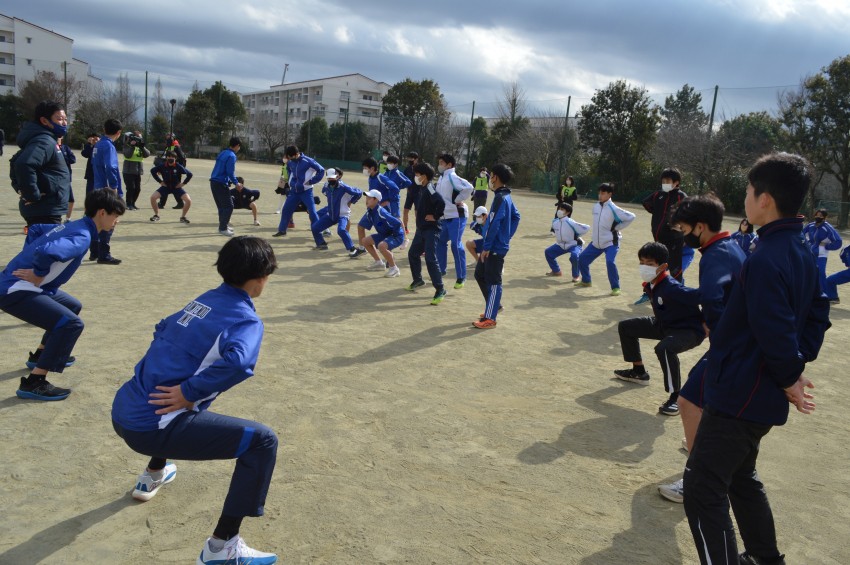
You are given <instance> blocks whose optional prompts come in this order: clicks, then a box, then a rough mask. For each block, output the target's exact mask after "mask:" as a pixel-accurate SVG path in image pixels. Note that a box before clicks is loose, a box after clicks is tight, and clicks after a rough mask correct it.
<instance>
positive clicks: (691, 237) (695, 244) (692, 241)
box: [684, 231, 702, 249]
mask: <svg viewBox="0 0 850 565" xmlns="http://www.w3.org/2000/svg"><path fill="white" fill-rule="evenodd" d="M684 239H685V245H687V246H688V247H690V248H691V249H699V248H700V247H702V243H700V241H699V236H698V235H696V234H694V232H693V231H691V233H687V234H685V237H684Z"/></svg>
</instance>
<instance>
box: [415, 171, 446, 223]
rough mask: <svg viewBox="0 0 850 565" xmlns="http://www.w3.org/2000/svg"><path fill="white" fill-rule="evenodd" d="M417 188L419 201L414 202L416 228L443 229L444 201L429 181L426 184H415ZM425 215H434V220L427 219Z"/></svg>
mask: <svg viewBox="0 0 850 565" xmlns="http://www.w3.org/2000/svg"><path fill="white" fill-rule="evenodd" d="M417 188H419V189H420V190H419V202H417V203H416V228H417V229H420V230H424V229H435V230H441V229H443V212H444V211H445V209H446V201H445V200H443V197H442V195H441V194H440V193H439V192H437V189H436V187H435V186H434V185H433V184H431V183H430V182H429V183H428V184H427V185H426V186H422V187H419V186H417ZM425 216H434V219H435V220H436V221H434V222H431V221H428V220H426V219H425Z"/></svg>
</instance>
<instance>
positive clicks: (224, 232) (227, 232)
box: [218, 230, 286, 237]
mask: <svg viewBox="0 0 850 565" xmlns="http://www.w3.org/2000/svg"><path fill="white" fill-rule="evenodd" d="M218 233H219V235H226V236H227V237H233V232H232V231H230V230H224V231H222V230H218ZM278 233H279V232H278ZM284 235H286V234H284Z"/></svg>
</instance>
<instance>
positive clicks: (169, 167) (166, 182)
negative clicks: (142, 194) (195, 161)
mask: <svg viewBox="0 0 850 565" xmlns="http://www.w3.org/2000/svg"><path fill="white" fill-rule="evenodd" d="M160 175H161V176H160ZM183 175H185V176H186V179H185V180H184V179H183ZM151 176H152V177H153V180H155V181H156V182H157V183H159V185H160V188H158V189H156V190H155V191H154V193H153V194H151V208H153V217H151V221H152V222H158V221H159V205H158V203H159V201H160V199H161V198H168V195H169V194H173V195H174V199H175V200H177V201H178V202H180V201H181V200H182V201H183V202H184V205H183V207H182V208H183V215H182V216H180V221H181V222H183V223H184V224H188V223H189V218H187V217H186V214H188V213H189V208H191V207H192V199H191V198H189V195H188V194H187V193H186V191H185V190H183V187H184V186H186V185H187V184H189V181H190V180H192V172H191V171H190V170H189V169H187V168H185V167H184V166H183V165H181V164H180V163H178V162H177V155H175V153H174V152H173V151H168V152H166V155H165V160H164V161H163V162H162V163H160V164H159V165H157V166H155V167H154V168H152V169H151Z"/></svg>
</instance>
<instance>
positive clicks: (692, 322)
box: [643, 273, 705, 337]
mask: <svg viewBox="0 0 850 565" xmlns="http://www.w3.org/2000/svg"><path fill="white" fill-rule="evenodd" d="M643 291H644V292H645V293H646V294H648V295H649V297H650V299H652V313H653V314H655V319H656V321H658V323H659V324H660V326H661V330H662V331H663V330H692V331H694V332H695V333H697V334H698V335H699V336H700V337H702V336H704V335H705V330H704V329H703V327H702V313H701V312H700V311H699V307H697V306H696V304H694V302H693V289H689V288H686V287H685V286H684V285H683V284H682V283H680V282H679V281H677V280H676V279H674V278H673V277H670V276H667V273H664V275H662V277H661V280H659V281H658V282H656V283H655V285H649V284H648V285H646V286H644V287H643Z"/></svg>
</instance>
